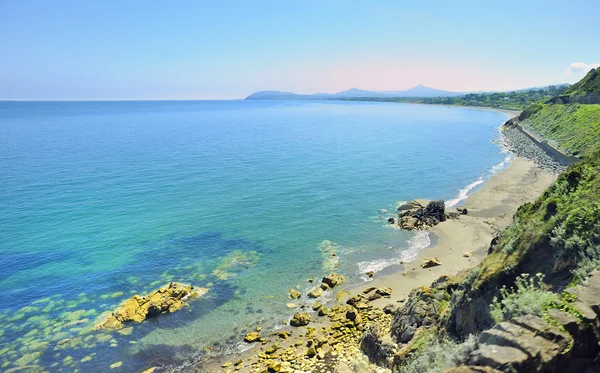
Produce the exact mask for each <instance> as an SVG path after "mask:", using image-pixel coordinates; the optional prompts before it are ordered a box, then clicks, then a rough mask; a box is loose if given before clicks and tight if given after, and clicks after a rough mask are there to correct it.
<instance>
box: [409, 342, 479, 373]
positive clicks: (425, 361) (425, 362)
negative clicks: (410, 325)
mask: <svg viewBox="0 0 600 373" xmlns="http://www.w3.org/2000/svg"><path fill="white" fill-rule="evenodd" d="M476 349H477V338H476V337H475V336H473V335H470V336H469V337H468V338H467V339H466V340H465V341H464V342H463V343H457V342H455V341H452V340H450V339H448V338H444V339H442V340H435V341H432V342H430V343H429V344H428V345H427V346H425V347H424V348H422V349H421V350H420V352H419V354H418V355H417V356H416V357H415V358H414V359H412V360H411V361H409V362H408V363H407V364H406V365H404V366H403V367H401V368H400V369H399V370H398V371H399V372H402V373H405V372H406V373H429V372H441V371H442V370H444V369H447V368H454V367H457V366H460V365H462V364H465V363H467V361H468V359H469V355H470V354H471V352H473V351H475V350H476Z"/></svg>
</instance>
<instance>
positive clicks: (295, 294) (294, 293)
mask: <svg viewBox="0 0 600 373" xmlns="http://www.w3.org/2000/svg"><path fill="white" fill-rule="evenodd" d="M288 294H289V296H290V298H292V299H298V298H300V297H301V296H302V293H300V292H299V291H298V290H296V289H294V288H292V289H290V291H289V293H288Z"/></svg>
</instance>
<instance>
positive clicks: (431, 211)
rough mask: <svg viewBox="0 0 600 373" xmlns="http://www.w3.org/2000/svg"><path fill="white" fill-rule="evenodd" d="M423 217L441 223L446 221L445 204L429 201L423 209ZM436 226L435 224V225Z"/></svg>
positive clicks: (438, 201)
mask: <svg viewBox="0 0 600 373" xmlns="http://www.w3.org/2000/svg"><path fill="white" fill-rule="evenodd" d="M425 217H426V218H432V219H435V220H437V222H438V223H439V222H442V221H445V220H446V204H445V203H444V201H443V200H437V201H431V202H429V203H428V204H427V206H426V207H425ZM436 224H437V223H436Z"/></svg>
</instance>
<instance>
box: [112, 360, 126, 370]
mask: <svg viewBox="0 0 600 373" xmlns="http://www.w3.org/2000/svg"><path fill="white" fill-rule="evenodd" d="M121 365H123V362H122V361H117V362H116V363H114V364H110V369H116V368H118V367H120V366H121Z"/></svg>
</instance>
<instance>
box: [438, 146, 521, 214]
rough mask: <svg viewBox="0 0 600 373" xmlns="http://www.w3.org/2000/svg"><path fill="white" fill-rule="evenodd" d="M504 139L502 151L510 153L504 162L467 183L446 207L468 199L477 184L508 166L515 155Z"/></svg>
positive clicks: (447, 202)
mask: <svg viewBox="0 0 600 373" xmlns="http://www.w3.org/2000/svg"><path fill="white" fill-rule="evenodd" d="M502 139H503V137H501V142H502V145H500V148H501V150H502V153H506V154H508V155H507V156H506V157H504V160H503V161H502V162H500V163H498V164H497V165H495V166H493V167H492V168H490V170H489V171H487V172H485V173H483V175H481V176H480V177H479V179H477V180H475V181H474V182H472V183H471V184H469V185H467V186H466V187H464V188H463V189H460V190H459V191H458V195H457V196H456V197H455V198H453V199H451V200H448V201H446V207H453V206H456V205H457V204H458V203H459V202H461V201H464V200H466V199H467V198H469V192H470V191H471V190H473V189H474V188H475V187H476V186H478V185H481V184H483V183H485V181H486V180H487V179H489V178H490V177H492V176H494V175H496V174H497V173H498V172H500V171H502V170H503V169H504V168H506V166H507V165H508V164H509V163H510V161H511V160H512V159H513V155H512V153H510V151H509V149H508V146H507V145H506V144H505V143H504V141H503V140H502Z"/></svg>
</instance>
